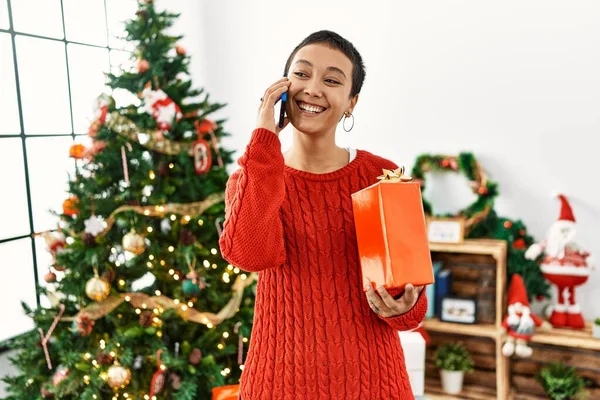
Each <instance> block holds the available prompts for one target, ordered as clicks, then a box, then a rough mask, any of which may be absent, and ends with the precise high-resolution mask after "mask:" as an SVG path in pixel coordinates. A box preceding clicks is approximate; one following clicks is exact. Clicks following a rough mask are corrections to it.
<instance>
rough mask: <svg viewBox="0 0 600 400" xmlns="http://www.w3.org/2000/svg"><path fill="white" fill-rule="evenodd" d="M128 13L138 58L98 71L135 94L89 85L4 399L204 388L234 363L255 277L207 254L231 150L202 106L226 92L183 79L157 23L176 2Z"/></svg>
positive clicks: (175, 393) (186, 395)
mask: <svg viewBox="0 0 600 400" xmlns="http://www.w3.org/2000/svg"><path fill="white" fill-rule="evenodd" d="M132 17H133V18H132V20H130V21H128V22H127V23H126V32H127V40H129V41H131V42H132V43H133V44H135V52H134V54H132V58H133V59H135V60H136V65H137V67H136V69H135V70H133V71H125V70H122V71H120V72H118V73H109V74H107V81H108V86H109V87H110V88H111V89H112V90H115V89H124V90H126V91H128V92H130V93H132V94H134V95H136V96H137V97H138V98H139V102H138V103H137V104H129V105H124V106H120V107H116V104H115V101H114V99H113V98H112V97H111V96H109V95H107V94H103V95H101V96H99V97H98V99H97V100H96V106H95V113H94V117H93V123H92V124H91V126H90V129H89V136H90V137H91V145H89V146H84V145H82V144H74V145H73V146H72V147H71V148H70V150H69V155H70V157H73V158H75V160H76V173H75V175H74V176H72V177H69V193H68V195H67V196H66V197H67V199H66V200H65V202H64V204H63V210H61V211H60V212H55V214H56V215H57V217H58V220H59V227H58V229H57V230H56V231H52V232H45V233H43V235H44V237H45V239H46V242H47V245H48V251H50V253H51V254H52V256H53V262H54V263H53V265H52V266H51V268H50V271H49V272H48V274H47V275H46V277H45V280H46V282H47V283H48V284H47V285H46V286H44V287H40V288H39V289H38V290H39V293H40V295H43V296H46V297H47V298H49V299H50V300H51V304H52V306H51V307H50V308H45V309H43V308H42V309H32V308H30V307H28V306H27V305H25V304H24V308H25V312H26V313H27V314H28V315H30V316H31V317H32V318H33V320H34V322H35V324H36V329H34V330H33V331H31V332H30V333H28V334H26V335H23V336H22V337H20V338H18V339H16V340H15V341H14V343H13V347H15V348H17V349H19V350H20V351H19V352H18V356H16V358H14V359H13V360H12V361H13V363H14V364H15V366H16V367H17V368H18V369H19V371H20V372H19V374H18V375H17V376H14V377H10V378H6V379H5V381H6V382H7V383H8V392H9V396H8V399H9V400H17V399H18V400H31V399H36V398H56V399H82V400H92V399H115V398H119V399H128V400H129V399H152V398H157V399H199V398H202V399H207V398H210V392H211V388H213V387H215V386H221V385H227V384H236V383H237V382H238V381H239V377H240V374H241V370H242V369H243V364H242V361H243V351H244V345H245V344H246V343H248V341H249V334H250V329H251V323H252V312H253V306H254V304H253V290H254V284H253V283H254V281H255V279H256V276H255V275H253V274H244V273H243V272H241V271H240V270H238V269H237V268H235V267H234V266H232V265H229V264H228V263H227V262H226V261H224V260H223V259H222V258H221V256H220V254H219V246H218V239H219V233H220V230H221V225H220V224H221V222H222V221H223V217H224V203H223V200H224V190H225V186H226V182H227V179H228V175H227V171H226V166H227V165H228V164H229V163H231V162H232V152H230V151H226V150H224V149H223V148H221V147H220V145H219V142H220V139H221V138H222V137H223V136H225V135H226V133H225V132H224V131H223V128H222V124H223V121H222V120H214V119H211V114H213V113H214V112H215V111H217V110H219V109H221V108H222V107H223V106H224V105H223V104H216V103H211V102H209V99H208V97H209V96H208V95H207V94H205V93H204V91H203V90H199V89H194V88H193V87H192V83H191V81H190V79H189V75H188V66H189V61H190V60H189V56H188V55H186V51H185V49H184V48H183V47H182V46H180V45H178V44H177V43H178V41H180V39H181V36H172V35H168V34H167V33H166V30H167V29H168V28H169V27H171V26H172V24H173V23H174V21H175V20H176V19H177V17H178V15H177V14H172V13H169V12H165V11H159V10H157V9H156V8H155V6H154V4H153V3H152V1H144V2H141V3H140V5H139V9H138V11H137V13H136V15H135V16H132ZM92 100H93V99H92ZM65 156H66V155H65Z"/></svg>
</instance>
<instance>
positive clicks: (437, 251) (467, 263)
mask: <svg viewBox="0 0 600 400" xmlns="http://www.w3.org/2000/svg"><path fill="white" fill-rule="evenodd" d="M430 248H431V252H432V259H434V260H439V261H442V262H444V268H450V269H452V274H453V281H454V280H455V282H453V285H452V290H453V291H454V292H455V293H457V294H459V295H469V294H470V295H476V296H477V295H481V294H482V293H488V294H489V293H490V292H491V291H493V290H492V289H491V287H490V284H491V282H494V285H495V289H494V290H495V297H494V300H493V301H494V303H495V304H494V308H495V311H494V316H493V318H487V319H484V320H481V319H480V322H479V323H477V324H473V325H464V324H456V323H448V322H442V321H439V320H438V319H437V318H431V319H427V320H425V322H424V324H423V325H424V328H425V329H426V330H427V331H428V332H429V334H430V336H431V338H432V346H431V347H430V348H428V349H427V356H426V358H427V360H426V383H425V390H426V397H428V398H430V399H431V400H441V399H444V400H449V399H453V400H454V399H463V400H483V399H486V400H487V399H494V398H496V399H499V400H506V399H513V400H541V399H545V398H546V396H545V395H544V392H543V390H542V388H541V386H540V385H539V383H537V381H536V380H535V375H536V374H537V372H538V371H539V369H540V368H541V367H542V366H543V365H545V364H548V363H550V362H553V361H561V362H563V363H565V364H567V365H571V366H573V367H575V368H576V369H577V371H578V373H579V374H580V375H581V376H583V377H584V378H586V379H588V380H589V381H590V382H591V386H590V387H588V388H587V391H588V393H589V394H590V397H589V398H590V399H600V339H594V338H593V337H592V328H591V323H588V324H587V326H586V329H584V330H570V329H556V328H553V329H551V330H549V331H541V330H537V331H536V333H535V335H534V336H533V338H532V339H531V346H532V347H533V355H532V357H531V358H529V359H525V360H523V359H519V358H518V357H512V358H511V359H509V358H507V357H504V356H503V355H502V351H501V350H502V345H503V344H504V340H505V337H506V335H505V333H503V331H502V329H501V321H502V319H503V317H504V314H505V311H506V290H507V287H506V286H507V285H506V242H504V241H501V240H492V239H467V240H465V241H464V242H463V243H460V244H439V243H430ZM492 265H493V266H492ZM490 270H493V271H495V275H494V274H492V275H493V277H490V273H489V272H483V271H490ZM482 275H483V278H482ZM482 279H483V280H484V282H483V283H482ZM478 286H483V287H484V289H483V290H481V289H479V288H478ZM447 341H462V342H463V343H465V344H466V345H467V349H469V350H470V351H471V353H472V354H473V359H474V361H475V364H476V371H475V372H474V373H473V374H467V375H466V376H465V388H464V390H463V392H461V393H460V394H459V395H457V396H451V395H447V394H444V393H443V392H442V390H441V384H440V378H439V371H438V370H437V368H436V367H435V365H434V364H433V354H434V352H435V349H436V348H437V346H439V344H441V343H443V342H447Z"/></svg>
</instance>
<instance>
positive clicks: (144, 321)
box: [140, 310, 154, 328]
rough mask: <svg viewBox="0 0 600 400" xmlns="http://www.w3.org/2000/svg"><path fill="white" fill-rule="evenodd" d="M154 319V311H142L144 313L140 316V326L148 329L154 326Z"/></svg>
mask: <svg viewBox="0 0 600 400" xmlns="http://www.w3.org/2000/svg"><path fill="white" fill-rule="evenodd" d="M153 319H154V314H153V313H152V311H148V310H146V311H142V313H141V314H140V325H141V326H142V327H143V328H147V327H149V326H150V325H152V320H153Z"/></svg>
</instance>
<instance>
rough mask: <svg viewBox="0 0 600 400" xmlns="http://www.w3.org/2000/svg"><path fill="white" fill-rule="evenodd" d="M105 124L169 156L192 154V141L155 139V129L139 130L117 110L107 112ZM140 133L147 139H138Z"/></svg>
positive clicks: (124, 135)
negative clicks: (182, 153)
mask: <svg viewBox="0 0 600 400" xmlns="http://www.w3.org/2000/svg"><path fill="white" fill-rule="evenodd" d="M106 126H107V127H108V128H109V129H110V130H112V131H113V132H115V133H117V134H119V135H121V136H123V137H125V138H127V139H129V140H131V141H133V142H136V143H138V144H140V145H141V146H143V147H145V148H147V149H149V150H153V151H156V152H158V153H162V154H168V155H171V156H176V155H178V154H179V153H181V152H185V153H186V154H188V155H189V156H192V155H193V150H192V145H193V143H192V142H176V141H171V140H168V139H161V140H156V139H155V133H156V132H157V131H149V132H143V131H140V130H139V128H138V126H137V125H136V124H135V122H133V121H132V120H130V119H129V118H127V117H125V116H124V115H121V114H119V113H118V112H117V111H113V112H111V113H110V114H108V116H107V118H106ZM140 135H146V136H148V140H144V141H143V142H142V140H140Z"/></svg>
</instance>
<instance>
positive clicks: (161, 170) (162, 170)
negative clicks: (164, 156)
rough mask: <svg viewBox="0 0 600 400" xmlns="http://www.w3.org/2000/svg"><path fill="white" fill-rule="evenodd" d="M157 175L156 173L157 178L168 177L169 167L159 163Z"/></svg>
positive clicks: (164, 163)
mask: <svg viewBox="0 0 600 400" xmlns="http://www.w3.org/2000/svg"><path fill="white" fill-rule="evenodd" d="M157 173H158V176H167V175H169V165H168V164H167V163H166V162H161V163H160V164H158V170H157Z"/></svg>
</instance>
